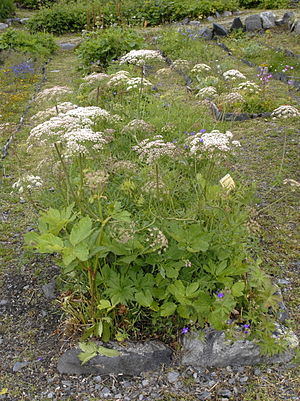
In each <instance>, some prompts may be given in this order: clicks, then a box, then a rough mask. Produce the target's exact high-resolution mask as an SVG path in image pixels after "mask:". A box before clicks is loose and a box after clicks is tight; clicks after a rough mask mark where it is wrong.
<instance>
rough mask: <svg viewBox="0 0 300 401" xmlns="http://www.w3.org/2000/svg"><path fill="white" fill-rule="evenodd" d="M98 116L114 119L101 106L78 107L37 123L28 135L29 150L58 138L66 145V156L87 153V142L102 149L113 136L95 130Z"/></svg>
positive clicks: (96, 148)
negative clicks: (94, 126)
mask: <svg viewBox="0 0 300 401" xmlns="http://www.w3.org/2000/svg"><path fill="white" fill-rule="evenodd" d="M98 118H104V119H109V118H111V119H113V118H114V116H111V115H110V114H109V113H108V112H107V111H106V110H104V109H101V108H100V107H95V106H90V107H76V108H75V109H71V110H68V111H67V112H66V113H60V114H59V115H57V116H56V117H52V118H50V119H49V120H47V121H45V122H43V123H41V124H39V125H37V126H36V127H35V128H33V129H32V130H31V132H30V135H29V137H28V143H29V144H30V145H29V147H28V151H29V150H30V149H31V148H32V146H33V145H43V144H47V143H49V142H50V143H51V142H55V141H57V140H59V141H61V142H63V143H64V144H65V146H66V153H65V154H66V156H71V155H74V154H76V153H87V152H88V149H87V148H86V147H85V146H84V144H85V143H86V142H92V144H93V148H94V149H95V150H100V149H102V148H103V145H104V144H106V143H108V142H109V141H110V140H111V138H109V137H107V136H106V135H105V134H103V132H94V131H93V130H92V127H93V125H94V122H95V120H97V119H98Z"/></svg>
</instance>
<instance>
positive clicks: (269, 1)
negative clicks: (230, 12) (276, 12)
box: [239, 0, 289, 9]
mask: <svg viewBox="0 0 300 401" xmlns="http://www.w3.org/2000/svg"><path fill="white" fill-rule="evenodd" d="M239 2H240V5H241V7H245V8H256V7H259V8H270V9H272V8H273V9H274V8H285V7H287V6H288V4H289V2H288V0H239Z"/></svg>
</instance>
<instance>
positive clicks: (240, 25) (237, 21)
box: [230, 17, 244, 30]
mask: <svg viewBox="0 0 300 401" xmlns="http://www.w3.org/2000/svg"><path fill="white" fill-rule="evenodd" d="M233 29H244V25H243V23H242V21H241V19H240V17H235V19H234V20H233V21H232V24H231V28H230V30H233Z"/></svg>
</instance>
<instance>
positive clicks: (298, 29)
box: [293, 21, 300, 35]
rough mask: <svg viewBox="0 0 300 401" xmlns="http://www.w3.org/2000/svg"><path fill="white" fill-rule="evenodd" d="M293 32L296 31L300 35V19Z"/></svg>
mask: <svg viewBox="0 0 300 401" xmlns="http://www.w3.org/2000/svg"><path fill="white" fill-rule="evenodd" d="M293 32H294V33H295V34H296V35H300V21H297V22H296V23H295V26H294V29H293Z"/></svg>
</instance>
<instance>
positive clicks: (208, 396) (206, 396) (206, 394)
mask: <svg viewBox="0 0 300 401" xmlns="http://www.w3.org/2000/svg"><path fill="white" fill-rule="evenodd" d="M198 398H199V400H201V401H206V400H210V399H211V394H210V393H209V392H208V391H203V393H200V394H199V395H198Z"/></svg>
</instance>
